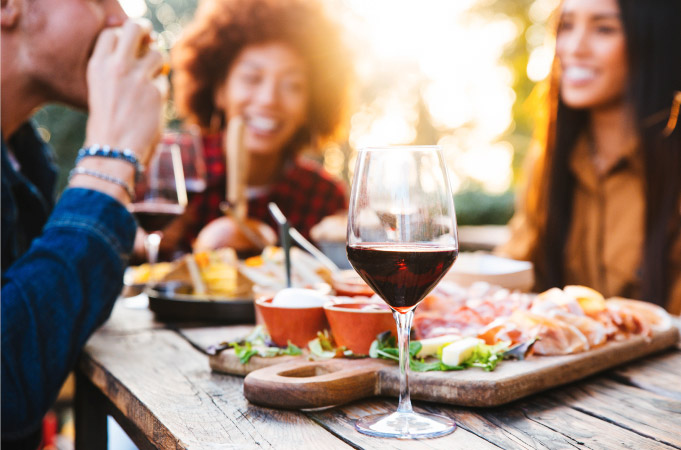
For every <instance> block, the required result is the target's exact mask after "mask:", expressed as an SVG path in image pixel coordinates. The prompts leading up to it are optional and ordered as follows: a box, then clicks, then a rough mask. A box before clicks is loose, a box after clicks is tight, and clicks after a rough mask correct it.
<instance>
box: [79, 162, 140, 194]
mask: <svg viewBox="0 0 681 450" xmlns="http://www.w3.org/2000/svg"><path fill="white" fill-rule="evenodd" d="M76 175H88V176H91V177H95V178H99V179H100V180H104V181H108V182H109V183H114V184H117V185H118V186H120V187H122V188H123V189H125V192H127V193H128V196H130V200H131V201H133V202H134V201H135V191H134V190H133V189H132V188H131V187H130V185H129V184H128V183H126V182H125V181H123V180H121V179H120V178H116V177H114V176H111V175H108V174H106V173H102V172H97V171H96V170H90V169H86V168H85V167H75V168H74V169H73V170H71V172H69V181H71V178H73V177H75V176H76Z"/></svg>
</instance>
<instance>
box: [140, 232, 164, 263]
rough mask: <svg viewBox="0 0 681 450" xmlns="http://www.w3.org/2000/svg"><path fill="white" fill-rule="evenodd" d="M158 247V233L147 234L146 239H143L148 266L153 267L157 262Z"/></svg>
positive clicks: (159, 234)
mask: <svg viewBox="0 0 681 450" xmlns="http://www.w3.org/2000/svg"><path fill="white" fill-rule="evenodd" d="M160 245H161V233H160V232H159V231H155V232H153V233H149V234H147V237H146V238H145V239H144V246H145V247H146V249H147V259H148V260H149V264H151V265H153V264H156V263H157V262H158V248H159V246H160Z"/></svg>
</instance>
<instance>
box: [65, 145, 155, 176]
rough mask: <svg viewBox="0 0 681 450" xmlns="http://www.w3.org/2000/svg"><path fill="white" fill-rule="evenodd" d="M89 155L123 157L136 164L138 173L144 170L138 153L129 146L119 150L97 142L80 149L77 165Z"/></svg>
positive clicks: (124, 159)
mask: <svg viewBox="0 0 681 450" xmlns="http://www.w3.org/2000/svg"><path fill="white" fill-rule="evenodd" d="M88 156H101V157H103V158H114V159H121V160H123V161H127V162H129V163H130V164H132V165H133V166H135V171H136V172H137V173H141V172H142V171H143V170H144V167H142V164H140V162H139V160H138V159H137V155H135V152H133V151H132V150H130V149H129V148H126V149H123V150H118V149H115V148H111V147H109V146H108V145H104V146H99V145H97V144H95V145H91V146H89V147H83V148H81V149H80V150H79V151H78V157H77V158H76V165H77V164H78V163H79V162H80V161H81V160H82V159H83V158H87V157H88Z"/></svg>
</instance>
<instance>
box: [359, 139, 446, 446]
mask: <svg viewBox="0 0 681 450" xmlns="http://www.w3.org/2000/svg"><path fill="white" fill-rule="evenodd" d="M347 233H348V234H347V237H348V240H347V252H348V260H349V261H350V263H351V264H352V266H353V267H354V269H355V270H356V271H357V273H358V274H359V275H360V276H361V277H362V278H363V279H364V281H366V282H367V283H368V284H369V286H371V288H372V289H373V290H374V292H375V293H376V294H378V295H379V296H380V297H381V298H382V299H383V300H384V301H385V302H386V303H387V304H388V305H389V306H390V308H391V309H392V310H393V316H394V317H395V322H396V323H397V332H398V342H399V353H400V362H399V366H400V399H399V406H398V408H397V411H396V412H394V413H392V414H387V415H371V416H366V417H363V418H361V419H359V420H358V421H357V423H356V425H355V427H356V428H357V430H358V431H360V432H361V433H365V434H368V435H372V436H379V437H396V438H427V437H437V436H443V435H445V434H448V433H451V432H452V431H454V429H455V428H456V424H455V423H454V422H453V421H452V420H451V419H449V418H447V417H444V416H439V415H435V414H418V413H415V412H414V411H413V410H412V406H411V400H410V397H409V379H408V372H409V332H410V329H411V322H412V318H413V316H414V308H416V306H417V305H418V304H419V302H421V300H423V298H424V297H425V296H426V295H427V294H428V293H429V292H430V291H431V290H432V289H433V288H434V287H435V285H436V284H437V283H438V281H440V279H441V278H442V277H443V276H444V275H445V274H446V273H447V271H448V270H449V268H450V267H451V266H452V264H453V263H454V261H455V260H456V257H457V256H458V250H459V247H458V240H457V229H456V216H455V213H454V201H453V197H452V192H451V188H450V185H449V178H448V175H447V169H446V167H445V164H444V159H443V157H442V152H441V151H440V150H439V148H438V147H431V146H396V147H381V148H366V149H362V150H360V151H359V153H358V155H357V161H356V164H355V173H354V182H353V185H352V193H351V196H350V209H349V214H348V231H347Z"/></svg>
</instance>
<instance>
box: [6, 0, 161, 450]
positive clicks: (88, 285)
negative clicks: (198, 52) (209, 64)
mask: <svg viewBox="0 0 681 450" xmlns="http://www.w3.org/2000/svg"><path fill="white" fill-rule="evenodd" d="M126 19H127V18H126V16H125V13H124V12H123V11H122V9H121V7H120V6H119V5H118V2H117V0H99V1H97V2H92V1H86V0H60V1H58V2H55V1H48V0H2V20H1V25H2V36H1V39H0V40H1V42H2V123H1V125H2V127H1V130H2V224H1V225H2V446H3V448H37V446H38V444H39V440H40V425H41V419H42V417H43V415H44V414H45V412H46V411H47V409H48V408H49V407H50V406H51V405H52V403H53V402H54V400H55V398H56V396H57V393H58V391H59V388H60V386H61V385H62V383H63V382H64V380H65V378H66V375H67V374H68V372H69V371H70V370H71V369H72V368H73V366H74V365H75V362H76V358H77V356H78V353H79V352H80V350H81V349H82V347H83V345H84V344H85V342H86V340H87V339H88V337H89V336H90V335H91V334H92V332H93V331H94V330H95V329H96V327H97V326H99V325H100V324H101V323H102V322H103V321H104V320H105V319H106V318H107V317H108V315H109V313H110V311H111V308H112V306H113V302H114V300H115V298H116V297H117V295H118V293H119V292H120V288H121V280H122V275H123V270H124V268H125V265H126V262H127V258H128V255H129V253H130V251H131V250H132V246H133V240H134V236H135V230H136V224H135V221H134V220H133V218H132V216H131V215H130V213H129V212H128V211H127V209H126V205H127V204H128V203H129V202H130V201H131V199H130V194H129V191H130V190H131V187H132V185H133V183H134V173H135V166H134V160H135V156H136V158H137V159H139V160H141V161H145V160H146V159H148V157H149V154H150V152H151V151H152V150H151V149H152V148H153V144H154V142H155V140H156V139H157V137H158V135H159V132H160V127H161V120H160V119H161V108H162V104H163V101H164V99H165V92H166V86H165V85H164V84H163V80H164V79H163V78H162V77H160V72H161V67H162V58H161V56H160V54H159V53H158V52H155V51H151V50H148V41H149V29H148V28H147V27H144V26H141V25H140V24H138V23H134V22H132V21H126ZM55 101H57V102H63V103H66V104H69V105H72V106H75V107H82V108H87V109H89V112H90V116H89V119H88V124H87V133H86V142H85V145H86V147H87V146H92V147H91V148H94V149H99V148H100V147H96V146H94V144H101V145H108V146H110V147H112V148H115V149H121V151H117V152H115V153H116V154H115V155H114V156H113V157H111V155H109V156H106V155H101V154H100V155H99V156H97V155H95V156H91V157H86V158H83V159H82V160H81V161H80V162H79V163H78V165H77V167H76V169H75V172H74V176H73V177H72V178H71V180H70V184H69V187H68V189H66V190H65V191H64V193H63V194H62V196H61V198H60V200H59V202H57V203H56V205H54V202H53V199H54V182H55V179H56V178H55V171H54V168H53V166H52V164H51V161H50V156H49V152H48V149H47V148H46V146H45V145H44V143H43V142H42V141H41V140H40V139H39V137H38V136H37V135H36V133H35V131H34V130H33V127H32V126H31V125H30V123H29V122H28V120H29V118H30V115H31V114H32V113H33V111H34V110H35V109H36V108H38V107H40V106H42V105H44V104H45V103H48V102H55ZM122 149H129V150H126V151H125V152H123V151H122ZM131 154H132V155H133V156H130V155H131ZM107 155H108V154H107ZM121 155H124V156H126V157H122V156H121Z"/></svg>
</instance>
